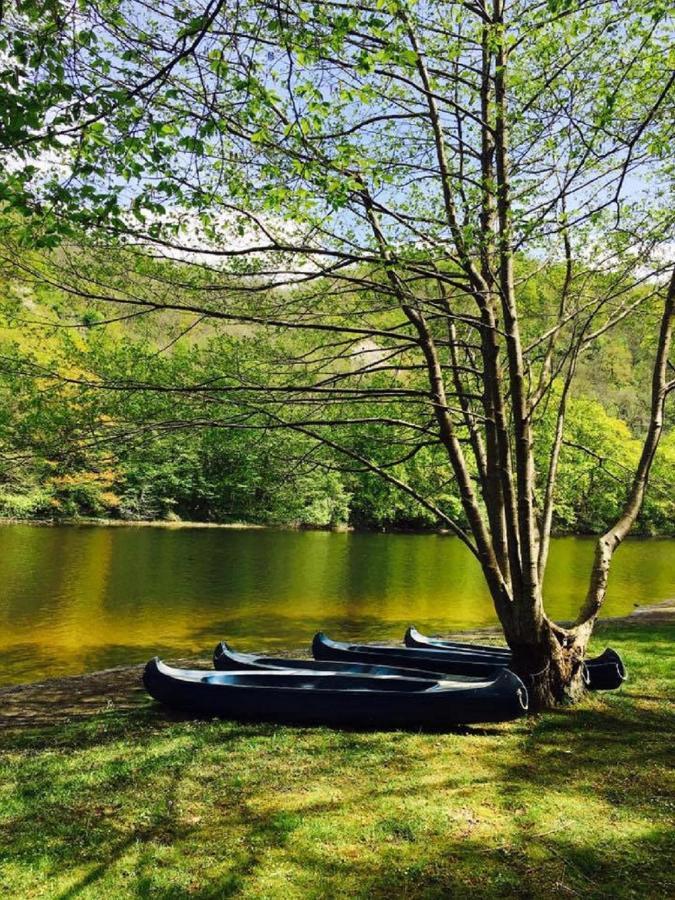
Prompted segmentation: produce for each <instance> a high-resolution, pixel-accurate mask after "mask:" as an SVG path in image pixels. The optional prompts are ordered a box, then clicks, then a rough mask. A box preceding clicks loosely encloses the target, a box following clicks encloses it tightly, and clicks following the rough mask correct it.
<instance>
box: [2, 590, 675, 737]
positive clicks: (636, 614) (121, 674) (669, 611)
mask: <svg viewBox="0 0 675 900" xmlns="http://www.w3.org/2000/svg"><path fill="white" fill-rule="evenodd" d="M644 625H646V626H648V627H649V626H652V625H653V626H658V625H675V598H672V599H668V600H663V601H662V602H660V603H655V604H650V605H649V606H641V607H638V608H637V609H635V610H634V611H633V612H632V613H630V615H628V616H613V617H608V618H606V619H601V620H600V621H599V622H598V623H597V625H596V628H595V632H594V634H595V635H596V636H600V635H602V632H603V630H605V629H612V628H617V627H618V628H623V627H631V626H644ZM501 635H502V631H501V629H500V627H499V626H498V625H491V626H487V627H485V628H476V629H471V630H468V631H454V632H449V633H447V634H444V635H441V637H443V638H445V639H461V640H465V641H480V640H485V641H487V642H488V643H491V642H492V641H493V640H494V639H495V638H499V637H500V636H501ZM367 643H369V644H372V645H373V646H376V645H378V644H379V645H380V646H382V645H385V646H395V645H396V644H397V643H398V642H397V641H369V642H367ZM274 655H275V656H277V657H279V656H280V657H288V658H294V657H295V658H299V659H302V658H304V657H309V650H308V649H307V650H304V649H298V648H295V649H292V650H275V651H274ZM174 664H175V665H178V666H179V667H181V668H190V667H192V668H210V667H211V659H210V658H209V659H207V658H205V657H191V658H183V659H177V660H175V661H174ZM143 668H144V663H134V664H133V665H129V666H114V667H112V668H110V669H99V670H98V671H95V672H85V673H83V674H81V675H64V676H63V677H60V678H49V679H46V680H44V681H28V682H23V683H20V684H10V685H5V686H0V703H1V702H2V701H3V699H5V698H8V697H9V696H10V695H15V694H25V695H30V694H31V693H33V692H36V693H40V692H41V691H42V690H44V689H45V688H47V689H49V690H50V691H52V690H54V689H62V688H67V687H69V688H70V689H71V690H72V693H73V695H75V696H76V697H77V696H78V695H81V696H82V700H83V702H84V703H86V702H88V701H89V700H91V697H92V694H95V693H98V692H100V691H101V689H107V688H109V687H112V688H114V689H115V690H116V691H117V690H119V689H120V688H121V687H123V685H124V684H126V685H127V690H131V691H135V690H138V688H139V687H140V678H139V677H138V676H140V673H141V672H142V671H143ZM131 676H134V677H133V678H132V677H131ZM97 688H98V691H97ZM113 702H115V701H113ZM2 724H5V725H7V724H9V720H8V719H7V718H6V717H5V716H4V715H3V713H2V709H1V707H0V725H2Z"/></svg>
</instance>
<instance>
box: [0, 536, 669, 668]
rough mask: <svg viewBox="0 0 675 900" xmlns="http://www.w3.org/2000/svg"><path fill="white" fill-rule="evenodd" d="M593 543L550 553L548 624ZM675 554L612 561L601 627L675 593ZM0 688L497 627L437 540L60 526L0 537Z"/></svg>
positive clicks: (473, 581) (573, 595)
mask: <svg viewBox="0 0 675 900" xmlns="http://www.w3.org/2000/svg"><path fill="white" fill-rule="evenodd" d="M592 555H593V541H592V540H591V539H586V538H562V539H558V540H555V541H554V542H553V545H552V550H551V560H550V566H549V572H548V575H547V582H546V586H545V589H546V595H547V606H548V609H549V611H550V612H551V614H553V615H554V616H556V617H558V618H561V619H564V618H570V617H571V616H572V615H573V614H574V612H575V607H576V605H577V604H578V601H579V598H580V597H581V596H583V593H584V591H585V589H586V582H587V577H588V569H589V565H590V561H591V559H592ZM674 573H675V541H672V540H647V541H641V540H632V541H629V542H627V543H626V544H625V545H624V546H623V547H622V548H621V549H620V551H619V552H618V554H617V557H616V563H615V567H614V570H613V572H612V576H611V579H610V589H609V597H608V600H607V604H606V607H605V611H604V612H605V615H623V614H626V613H628V612H630V611H631V610H632V609H633V607H634V605H635V604H642V603H651V602H657V601H659V600H662V599H664V598H666V597H668V596H672V595H673V593H674V592H675V574H674ZM0 578H1V579H2V585H3V589H2V595H1V598H0V683H5V684H7V683H12V682H16V681H26V680H35V679H39V678H43V677H47V676H50V675H55V674H66V673H73V672H83V671H88V670H92V669H96V668H101V667H104V666H108V665H116V664H119V663H123V662H138V661H142V660H144V659H145V658H147V656H148V655H150V654H152V653H154V652H160V653H163V654H166V655H190V654H200V655H203V654H208V653H209V652H210V650H211V648H212V646H213V645H214V644H215V642H216V640H217V639H220V638H222V637H225V638H228V639H231V640H232V641H233V643H235V645H236V646H237V647H240V648H242V649H256V648H268V649H273V648H281V647H300V646H303V645H306V644H307V642H308V641H309V640H310V639H311V636H312V634H313V633H314V632H315V631H316V630H317V629H319V628H325V629H326V630H329V631H331V632H333V633H334V634H335V635H337V636H345V637H348V638H356V637H362V638H363V639H377V638H379V637H383V638H393V637H400V636H401V634H402V633H403V630H404V628H405V627H406V626H407V625H408V624H410V623H411V622H416V623H417V624H418V625H419V626H420V627H421V628H423V629H428V630H430V631H443V630H449V629H452V628H467V627H474V626H481V625H488V624H491V623H493V622H494V621H495V617H494V612H493V609H492V605H491V603H490V599H489V597H488V595H487V591H486V590H485V587H484V585H483V582H482V578H481V575H480V571H479V569H478V566H477V564H476V562H475V560H474V559H473V557H471V555H470V554H469V553H468V551H467V550H466V549H465V548H464V547H463V545H462V544H461V543H460V542H459V541H457V540H455V539H454V538H449V537H445V536H437V535H384V534H326V533H321V532H318V533H317V532H308V533H302V532H301V533H296V532H276V531H230V530H204V529H177V530H164V529H151V528H99V527H64V528H34V527H30V526H24V525H12V526H5V527H2V528H0Z"/></svg>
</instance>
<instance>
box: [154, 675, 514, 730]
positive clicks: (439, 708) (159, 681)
mask: <svg viewBox="0 0 675 900" xmlns="http://www.w3.org/2000/svg"><path fill="white" fill-rule="evenodd" d="M143 683H144V684H145V688H146V690H147V691H148V693H149V694H150V695H151V696H152V697H154V698H155V700H159V701H160V703H164V704H166V705H167V706H171V707H173V708H176V709H180V710H183V711H186V712H189V713H192V714H194V715H201V716H221V717H223V718H227V719H238V720H248V721H251V720H253V721H257V722H279V723H289V724H312V725H315V724H316V725H331V726H357V727H366V728H433V729H439V728H444V727H450V726H454V725H470V724H476V723H480V722H505V721H509V720H511V719H516V718H518V717H519V716H522V715H523V714H524V713H525V712H526V710H527V690H526V688H525V686H524V685H523V683H522V682H521V681H520V679H519V678H518V677H517V676H516V675H514V674H513V673H512V672H509V671H508V670H506V669H505V670H502V671H501V672H500V673H499V674H498V676H497V678H495V679H494V680H492V681H485V682H480V681H474V682H472V683H458V682H455V681H445V680H442V679H436V680H433V679H426V678H401V677H398V676H388V675H375V676H371V675H345V674H336V673H335V672H299V671H288V670H286V671H284V670H278V671H275V672H272V671H259V672H245V671H238V672H206V671H204V670H192V671H191V670H187V669H174V668H171V667H170V666H167V665H166V664H165V663H163V662H162V661H161V660H160V659H159V658H157V657H155V659H151V660H150V662H149V663H148V664H147V665H146V667H145V672H144V674H143Z"/></svg>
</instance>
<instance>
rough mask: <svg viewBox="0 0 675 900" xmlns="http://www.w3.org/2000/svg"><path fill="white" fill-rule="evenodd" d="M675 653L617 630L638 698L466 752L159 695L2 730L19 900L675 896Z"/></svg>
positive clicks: (661, 633)
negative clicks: (672, 758) (206, 709)
mask: <svg viewBox="0 0 675 900" xmlns="http://www.w3.org/2000/svg"><path fill="white" fill-rule="evenodd" d="M674 635H675V626H671V625H649V626H643V625H641V626H622V627H613V628H606V629H605V630H604V632H603V633H602V634H601V635H599V636H598V638H597V639H596V642H595V649H596V650H599V649H601V648H602V647H603V646H605V645H606V644H611V645H612V646H614V647H616V648H617V649H618V650H619V651H620V652H621V653H622V654H623V656H624V659H625V661H626V663H627V665H628V667H629V676H630V680H629V682H628V683H627V684H626V685H625V686H624V688H623V689H622V690H621V691H619V692H615V693H613V694H604V695H595V696H592V697H590V698H589V699H588V700H587V702H586V703H585V704H584V705H583V706H580V707H577V708H574V709H569V710H565V711H562V712H560V713H555V714H548V715H545V716H541V717H539V718H537V719H529V720H523V721H521V722H516V723H512V724H506V725H501V726H489V727H486V728H484V729H478V728H474V729H470V730H467V731H466V732H465V733H452V734H412V733H401V732H391V733H358V732H339V731H330V730H328V729H319V728H317V729H297V728H281V727H273V726H269V725H261V726H254V725H237V724H233V723H229V722H216V721H213V722H197V721H181V720H180V719H178V718H175V717H174V718H171V717H170V716H168V715H167V713H166V712H165V711H164V710H162V709H160V708H159V707H156V706H155V705H154V704H152V703H151V701H150V700H147V699H146V698H145V697H144V696H143V695H142V694H140V693H137V694H135V695H134V696H133V697H132V698H131V700H130V702H127V703H121V702H119V696H118V695H114V702H111V704H110V706H109V708H105V706H104V705H103V704H101V703H100V702H99V703H98V705H97V704H96V703H95V702H93V701H91V700H90V702H89V706H90V707H91V708H90V710H89V712H84V713H82V714H79V715H70V717H67V716H65V715H63V716H61V717H59V716H58V715H57V716H56V717H55V719H54V720H53V721H51V720H50V719H49V717H48V716H47V717H46V718H45V717H43V718H42V719H39V718H38V719H37V720H35V721H34V722H32V723H31V722H30V721H29V722H27V723H26V724H23V725H21V724H19V725H15V726H9V725H7V720H5V727H4V729H3V731H2V733H1V734H0V895H6V896H9V897H12V898H28V897H62V898H67V897H83V898H84V897H89V898H97V900H98V898H108V897H110V898H115V900H118V898H125V897H161V898H170V897H185V896H193V897H200V898H205V897H246V898H256V900H258V898H266V897H269V898H275V900H276V898H295V897H297V898H310V897H350V898H351V897H387V898H400V897H443V898H446V897H459V898H464V897H469V896H472V897H476V898H480V900H482V898H489V897H499V898H502V897H536V898H539V897H541V898H544V897H546V898H548V897H551V896H556V897H557V896H559V897H575V896H582V897H598V898H610V897H611V898H615V897H639V898H646V897H667V896H672V895H673V892H674V891H675V885H674V884H673V881H672V880H670V881H669V878H670V877H671V876H670V873H669V870H670V863H671V861H672V858H673V856H674V855H675V853H674V851H675V847H674V846H673V844H674V843H675V842H674V841H673V837H672V832H671V831H670V830H669V829H670V826H672V824H673V823H672V813H673V791H672V787H673V785H672V780H670V781H669V779H670V778H671V776H670V775H669V773H668V768H667V767H668V762H669V755H670V753H671V751H672V729H671V726H672V721H673V720H672V699H673V698H672V695H671V697H670V702H669V698H668V689H669V686H670V687H672V684H671V685H669V676H670V675H671V674H672V673H671V671H669V668H670V663H669V653H670V641H672V638H673V636H674ZM128 693H129V692H128V691H127V694H128ZM1 702H2V698H1V697H0V704H1ZM51 702H52V703H55V702H56V701H54V700H52V701H51ZM81 705H82V708H83V709H86V708H88V707H87V703H86V697H85V698H83V699H82V703H81Z"/></svg>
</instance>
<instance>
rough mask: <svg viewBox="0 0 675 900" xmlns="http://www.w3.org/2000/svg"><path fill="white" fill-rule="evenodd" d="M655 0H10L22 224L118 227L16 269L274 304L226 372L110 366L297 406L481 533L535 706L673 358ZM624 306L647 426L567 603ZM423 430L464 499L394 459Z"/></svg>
mask: <svg viewBox="0 0 675 900" xmlns="http://www.w3.org/2000/svg"><path fill="white" fill-rule="evenodd" d="M664 23H665V10H664V9H662V8H661V7H659V6H658V5H657V6H654V4H653V3H650V4H647V3H641V2H634V0H631V2H619V3H599V4H598V3H586V2H559V0H549V2H547V3H543V4H540V3H533V2H532V0H516V2H513V3H511V4H509V5H508V6H507V5H506V4H504V3H503V0H495V2H494V3H489V4H488V3H484V2H478V3H475V4H473V3H460V2H452V0H450V2H437V3H436V2H434V3H431V4H416V3H412V2H407V0H405V2H404V0H376V2H375V3H373V4H372V5H369V4H366V5H365V6H364V5H362V4H344V3H341V2H328V3H322V4H313V3H307V2H302V0H274V2H270V3H257V2H256V3H240V4H237V5H236V7H233V8H231V7H230V6H228V5H225V4H223V3H222V2H217V0H212V2H210V3H204V2H203V0H198V2H197V0H193V2H192V3H190V2H188V3H185V4H178V5H176V4H174V3H163V2H160V3H158V4H155V5H153V9H152V10H150V9H149V8H148V7H147V6H146V5H144V4H141V3H137V2H133V0H132V2H113V3H105V4H104V3H97V2H85V3H83V4H80V6H79V8H78V11H77V14H76V15H75V14H72V13H71V11H70V10H69V9H68V8H67V7H65V6H64V5H62V4H59V3H55V4H50V5H49V7H47V8H45V7H43V6H42V5H40V6H39V9H38V5H37V4H33V3H22V4H19V5H17V6H16V7H15V9H14V10H13V12H12V13H11V15H10V16H9V18H8V19H7V24H6V29H7V36H8V37H7V41H6V43H5V45H4V48H2V49H4V50H5V52H7V53H8V54H9V62H8V64H7V65H6V67H5V68H4V70H3V73H4V74H3V76H2V77H3V78H4V80H5V84H6V85H8V86H9V88H8V93H10V94H11V102H10V103H9V104H8V111H7V113H6V115H5V120H4V125H3V128H4V133H5V134H6V139H5V142H6V145H7V147H8V148H9V150H10V151H11V154H12V165H11V167H9V168H8V174H7V175H6V177H5V178H4V179H3V182H4V187H3V194H2V197H3V198H4V200H5V202H6V204H7V205H8V206H9V207H11V208H12V209H14V210H15V211H16V213H18V214H21V215H25V218H26V220H27V227H17V228H16V229H15V233H14V235H13V236H12V239H13V240H18V241H23V242H25V243H29V244H30V243H31V242H33V244H36V243H37V244H42V245H43V246H50V245H52V244H54V245H55V244H57V243H59V242H61V243H62V244H63V241H64V240H65V241H66V245H67V243H68V242H75V241H77V242H78V243H80V244H82V243H86V244H87V245H88V252H90V253H99V254H100V255H99V265H97V266H96V267H95V268H94V270H92V271H83V270H81V269H79V268H78V267H77V261H78V260H79V259H81V258H82V257H81V256H78V255H75V256H73V254H72V251H69V250H68V247H67V246H63V248H62V250H61V251H60V252H59V255H58V256H56V257H55V258H54V259H53V261H52V263H51V264H50V265H49V266H47V267H44V266H42V265H36V264H26V263H25V262H22V263H20V265H19V268H20V269H21V270H22V271H23V273H24V275H25V276H29V277H31V278H33V279H34V280H35V281H36V282H38V283H42V284H44V285H47V286H51V287H59V288H60V289H61V290H62V291H65V292H66V293H68V294H70V295H71V296H72V297H73V298H79V299H81V300H88V301H90V302H91V303H93V304H97V305H101V306H105V305H106V304H107V305H108V306H109V307H110V309H111V315H114V316H121V315H125V314H126V315H132V314H133V315H134V316H151V315H153V314H154V313H156V312H157V311H161V312H162V313H163V314H166V313H167V312H168V311H171V312H172V313H173V314H176V315H178V316H181V317H183V318H184V319H185V322H186V324H185V328H186V329H187V328H190V329H193V328H199V327H200V326H201V325H202V324H203V323H205V322H207V323H209V325H210V327H216V326H218V327H220V328H224V329H225V330H226V331H227V330H230V331H231V329H233V328H239V329H244V330H248V333H249V334H250V335H251V339H250V340H249V341H240V342H239V344H238V346H237V347H236V348H235V347H231V348H230V349H231V350H232V355H231V357H230V358H229V359H228V360H227V361H225V360H223V361H222V374H220V375H216V376H214V377H211V378H209V379H207V380H206V381H201V382H187V381H186V380H183V379H181V377H180V373H176V376H177V377H176V378H174V379H172V380H164V373H163V372H162V371H161V370H158V371H157V372H153V371H148V373H147V376H146V377H145V378H144V379H142V380H136V379H134V378H133V377H131V378H130V377H127V375H126V373H124V372H121V371H120V372H118V373H115V372H113V371H111V372H108V373H107V375H106V377H105V378H103V379H100V380H99V381H98V386H99V387H105V388H106V389H107V390H109V391H122V390H125V391H139V392H140V391H142V392H143V393H144V394H145V395H146V396H150V395H152V394H157V395H159V394H163V395H168V396H176V397H191V398H193V400H194V402H195V404H196V407H195V408H196V409H199V410H200V411H201V410H203V409H205V408H207V407H208V406H209V404H210V405H211V407H210V408H212V409H214V410H217V416H216V417H206V418H204V417H203V416H201V417H200V418H199V419H195V421H193V422H192V424H193V425H198V424H201V425H211V426H215V425H217V427H219V428H225V427H229V428H231V429H233V430H241V429H250V430H264V431H266V432H267V433H273V432H274V431H276V430H282V429H290V430H291V431H293V432H294V433H295V434H297V435H301V436H302V437H303V439H306V440H308V441H310V442H311V443H312V444H313V445H315V447H316V449H315V451H314V453H315V458H316V459H317V460H318V461H320V462H321V463H322V464H323V465H324V466H330V465H332V460H333V459H334V458H335V455H336V454H340V455H342V456H343V457H344V458H345V459H346V460H347V461H348V463H347V464H348V466H351V467H356V468H359V469H362V470H364V471H367V472H370V473H372V474H375V475H377V476H378V477H379V478H381V479H383V480H384V481H385V482H387V483H388V484H389V485H391V486H395V487H397V488H398V489H399V490H401V491H402V492H404V493H406V494H407V495H408V496H409V497H412V498H414V499H415V500H416V501H417V502H418V503H419V504H420V505H421V506H422V507H423V508H424V509H426V510H427V512H429V513H431V514H433V515H434V516H435V517H436V518H437V520H438V521H439V522H441V523H443V524H444V525H445V526H446V527H447V528H448V529H450V530H451V531H452V532H453V533H455V534H456V535H457V536H458V537H459V538H460V539H461V540H462V541H463V542H464V543H465V544H466V546H467V547H468V548H469V549H470V550H471V552H472V553H473V554H474V555H475V556H476V558H477V559H478V560H479V562H480V564H481V566H482V569H483V573H484V576H485V579H486V582H487V584H488V587H489V589H490V592H491V594H492V597H493V600H494V604H495V609H496V611H497V614H498V615H499V618H500V621H501V623H502V626H503V628H504V633H505V635H506V638H507V640H508V642H509V644H510V646H511V648H512V650H513V654H514V665H515V667H516V669H517V670H518V671H520V672H522V673H524V674H527V673H533V672H536V673H538V676H537V678H536V679H535V683H534V686H533V689H532V694H533V702H534V705H535V706H537V705H539V706H545V705H549V704H553V703H556V702H559V701H561V700H563V699H565V698H568V697H573V696H575V695H576V694H577V693H578V692H579V691H580V690H581V682H580V662H581V659H582V658H583V654H584V652H585V647H586V644H587V641H588V638H589V636H590V633H591V631H592V628H593V623H594V621H595V618H596V616H597V614H598V612H599V610H600V608H601V605H602V601H603V599H604V595H605V590H606V585H607V577H608V572H609V566H610V563H611V558H612V554H613V552H614V550H615V549H616V547H617V546H618V545H619V544H620V542H621V540H623V538H624V537H625V535H626V534H627V533H628V532H629V530H630V528H631V527H632V526H633V524H634V523H635V521H636V519H637V516H638V514H639V512H640V508H641V506H642V502H643V499H644V494H645V488H646V484H647V480H648V477H649V474H650V470H651V468H652V464H653V461H654V457H655V453H656V449H657V446H658V443H659V440H660V438H661V435H662V432H663V427H664V411H665V402H666V397H667V395H668V394H669V393H670V392H671V391H672V389H673V387H675V379H674V378H673V370H672V359H671V342H672V328H673V307H674V304H675V276H673V275H672V262H671V261H669V260H668V258H667V256H666V251H667V248H668V240H669V237H670V236H671V234H672V215H673V214H672V208H671V207H670V206H669V205H668V202H667V198H666V185H667V183H668V179H669V177H670V176H671V174H672V163H671V161H670V159H669V157H668V152H667V148H668V138H669V133H670V132H671V129H672V121H673V115H672V112H673V85H674V83H675V76H673V75H672V74H670V73H668V72H666V71H665V70H664V67H663V65H662V60H663V58H664V53H665V52H666V49H667V46H668V34H667V29H666V27H665V24H664ZM8 72H10V74H9V75H8V74H7V73H8ZM27 114H28V116H29V118H28V120H27V121H28V124H25V123H24V122H23V118H22V117H25V116H26V115H27ZM35 214H39V215H38V217H37V218H35ZM83 234H84V235H85V237H83ZM157 257H165V258H166V257H168V258H174V259H178V260H180V265H178V266H177V267H176V270H175V273H174V274H173V275H172V277H171V278H169V279H167V278H166V270H165V269H163V268H162V267H161V265H159V264H157V263H155V262H154V261H153V260H156V258H157ZM542 279H543V281H544V282H546V287H545V289H544V290H542V291H541V292H537V291H536V290H535V291H534V293H533V291H532V286H533V285H535V286H536V285H539V284H542ZM631 316H636V317H649V318H650V319H653V328H652V329H651V333H652V334H653V344H654V346H653V353H652V366H651V372H652V374H651V389H650V397H649V400H648V401H647V402H646V404H645V407H646V408H647V407H648V410H649V411H648V414H647V415H646V417H645V418H646V421H645V423H644V424H645V434H644V442H643V444H642V448H641V452H640V456H639V460H638V461H637V464H636V466H635V468H634V469H633V471H632V473H631V475H630V477H627V478H626V482H627V485H628V487H627V490H626V492H625V495H624V498H623V503H622V508H621V510H620V512H619V515H618V516H617V518H616V520H615V521H614V522H613V523H612V524H611V525H610V527H609V528H608V529H607V530H606V531H605V532H604V533H603V534H602V536H601V537H600V538H599V540H598V545H597V555H596V560H595V564H594V566H593V569H592V572H591V577H590V584H589V590H588V595H587V597H586V598H585V600H584V602H583V603H582V604H581V611H580V614H579V618H578V620H577V622H576V623H575V624H574V625H573V626H572V627H566V628H563V627H561V626H560V625H558V624H556V623H554V622H552V621H551V620H550V619H549V618H548V617H547V615H546V612H545V609H544V604H543V596H542V582H543V576H544V572H545V568H546V562H547V555H548V546H549V537H550V533H551V528H552V523H553V518H554V510H555V506H556V502H558V499H559V494H558V485H559V475H560V472H561V465H562V462H561V461H562V460H563V452H564V448H565V447H566V441H567V425H568V421H567V419H568V414H570V412H571V410H572V401H573V397H574V393H575V384H576V376H577V373H578V371H579V367H580V365H582V363H583V359H584V357H585V356H586V355H587V354H589V352H591V351H592V348H593V347H594V346H596V344H597V342H598V341H599V340H601V339H603V338H604V336H606V335H607V334H608V333H610V332H611V331H612V329H614V328H615V327H616V326H617V325H619V324H620V323H622V322H624V321H625V320H626V319H627V318H629V317H631ZM263 329H264V330H265V331H266V333H267V334H268V339H267V342H266V343H264V344H263V343H262V342H260V341H256V338H255V336H256V335H258V334H259V333H260V331H261V330H263ZM76 380H77V381H78V382H82V381H86V379H82V378H78V379H76ZM551 416H552V422H553V427H552V428H549V429H548V430H547V429H546V427H545V426H544V425H543V424H542V423H544V422H545V421H549V422H550V421H551ZM544 436H545V437H546V438H547V443H548V449H547V450H544V449H543V444H542V443H541V441H539V448H538V449H537V443H538V440H539V437H542V438H543V437H544ZM577 449H578V448H577ZM424 452H431V453H433V454H435V458H438V459H442V460H443V464H444V466H445V469H446V472H447V477H448V478H451V479H452V482H453V496H455V497H456V496H458V497H459V506H455V504H454V503H453V502H452V501H451V500H449V502H446V501H445V500H444V498H443V497H442V495H441V496H440V499H439V497H438V491H435V492H434V494H433V495H432V494H429V493H428V492H427V491H425V489H424V488H423V487H422V488H420V487H419V486H417V485H414V484H411V483H410V482H409V481H405V480H404V479H403V478H401V477H399V475H398V474H396V472H397V471H398V470H397V468H396V467H397V466H400V465H401V464H402V463H404V462H406V461H408V460H412V459H414V458H415V457H416V456H417V455H418V454H421V453H424ZM579 452H584V451H583V450H579ZM537 462H539V466H537Z"/></svg>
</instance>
